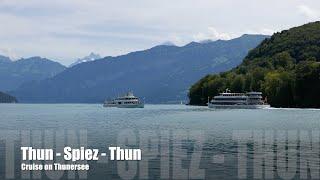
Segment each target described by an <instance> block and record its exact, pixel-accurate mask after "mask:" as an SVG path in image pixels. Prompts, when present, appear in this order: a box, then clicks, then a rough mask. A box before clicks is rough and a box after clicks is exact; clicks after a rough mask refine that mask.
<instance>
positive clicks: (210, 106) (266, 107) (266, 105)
mask: <svg viewBox="0 0 320 180" xmlns="http://www.w3.org/2000/svg"><path fill="white" fill-rule="evenodd" d="M208 107H209V108H214V109H268V108H270V105H269V104H263V105H258V104H257V105H236V104H235V105H219V104H211V103H210V104H209V105H208Z"/></svg>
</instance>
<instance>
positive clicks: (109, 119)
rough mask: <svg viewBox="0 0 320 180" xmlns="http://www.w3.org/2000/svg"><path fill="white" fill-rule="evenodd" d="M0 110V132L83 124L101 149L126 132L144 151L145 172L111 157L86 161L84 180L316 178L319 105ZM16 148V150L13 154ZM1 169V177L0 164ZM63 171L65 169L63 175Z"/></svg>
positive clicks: (14, 106) (56, 106)
mask: <svg viewBox="0 0 320 180" xmlns="http://www.w3.org/2000/svg"><path fill="white" fill-rule="evenodd" d="M0 113H1V116H0V127H1V130H3V131H5V130H17V131H19V132H20V131H26V130H27V131H28V130H31V131H30V134H32V133H33V132H37V130H40V131H44V130H48V131H53V132H60V131H61V130H68V131H70V130H71V131H72V130H74V131H79V130H85V131H86V132H87V145H88V147H90V148H98V149H100V150H101V151H105V152H106V150H107V147H109V146H114V145H119V139H120V141H121V137H128V139H129V141H130V138H132V139H131V140H132V141H131V143H128V142H127V141H128V139H127V140H126V141H125V142H127V143H124V145H128V144H130V146H129V147H133V148H137V147H139V148H141V149H142V151H143V153H142V157H143V158H147V159H148V158H149V159H148V167H147V173H146V171H144V170H143V169H146V168H145V167H144V166H143V165H139V164H136V166H137V167H139V168H137V171H136V173H135V174H133V175H132V174H126V172H121V169H120V170H119V168H118V167H117V162H111V161H108V160H106V159H105V160H100V161H98V162H89V163H90V165H91V170H90V171H89V172H88V179H102V178H103V179H111V178H113V179H119V178H125V177H129V178H130V177H133V178H136V179H138V178H146V179H157V178H163V179H168V178H182V179H184V178H195V179H204V178H206V179H237V178H239V177H243V178H244V179H252V178H254V177H256V178H258V179H261V178H279V179H299V178H300V177H301V178H303V179H306V178H311V175H312V176H313V177H317V174H315V172H316V170H315V169H316V168H317V167H319V142H320V141H319V136H320V133H319V131H318V129H319V127H320V121H319V120H320V119H319V117H320V111H319V110H312V109H310V110H301V109H268V110H213V109H208V108H206V107H192V106H183V105H146V106H145V108H144V109H118V108H103V107H102V105H90V104H50V105H41V104H9V105H0ZM311 130H314V131H313V132H312V131H311ZM56 134H57V133H56ZM120 134H121V135H120ZM124 139H125V138H124ZM132 142H134V143H132ZM312 143H313V144H312ZM310 144H312V145H313V146H310ZM66 145H68V144H66ZM152 147H153V148H152ZM18 148H19V147H18ZM1 149H4V148H3V147H1ZM301 152H302V153H301ZM314 152H316V153H314ZM317 153H318V154H317ZM19 155H20V151H19V150H17V151H16V156H17V157H19ZM0 158H2V159H4V158H5V157H4V156H2V157H0ZM197 158H200V160H199V163H197ZM17 159H18V158H17ZM180 160H181V164H180V165H179V163H178V165H179V166H181V167H182V169H179V168H178V169H177V168H176V166H177V162H180ZM239 160H241V162H239ZM194 162H195V163H194ZM19 163H20V162H19V161H17V162H16V166H17V167H18V168H16V169H17V170H16V175H15V178H16V179H20V178H19V177H20V171H19V170H18V169H19V165H20V164H19ZM121 163H123V162H121ZM135 163H136V162H135ZM140 164H141V162H140ZM131 165H132V164H131ZM118 166H119V164H118ZM120 166H121V165H120ZM134 166H135V165H133V166H129V167H134ZM308 167H309V168H310V169H311V170H308ZM185 169H187V170H185ZM202 170H204V171H202ZM307 170H308V171H307ZM0 173H1V175H2V177H4V175H3V174H4V170H3V168H2V169H1V170H0ZM312 173H313V174H312ZM318 173H319V171H318ZM126 175H128V176H126ZM130 175H132V176H130ZM76 177H77V176H76ZM42 178H46V175H44V176H43V177H42ZM66 178H67V176H66V175H65V176H63V177H62V179H66ZM1 179H2V178H1Z"/></svg>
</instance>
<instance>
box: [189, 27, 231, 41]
mask: <svg viewBox="0 0 320 180" xmlns="http://www.w3.org/2000/svg"><path fill="white" fill-rule="evenodd" d="M193 38H194V40H196V41H202V40H218V39H220V40H229V39H231V38H232V36H231V35H230V34H228V33H223V32H222V33H221V32H219V31H218V30H217V29H216V28H214V27H208V30H207V32H204V33H203V32H200V33H197V34H196V35H194V36H193Z"/></svg>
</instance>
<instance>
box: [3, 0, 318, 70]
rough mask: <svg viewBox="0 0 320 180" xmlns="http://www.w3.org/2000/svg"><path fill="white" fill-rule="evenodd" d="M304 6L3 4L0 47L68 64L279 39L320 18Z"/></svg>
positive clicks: (292, 0)
mask: <svg viewBox="0 0 320 180" xmlns="http://www.w3.org/2000/svg"><path fill="white" fill-rule="evenodd" d="M301 2H302V1H301V0H282V1H279V0H259V1H253V0H241V1H234V0H223V1H221V0H201V1H197V2H196V3H195V1H194V0H176V1H172V0H153V1H149V0H134V1H132V0H122V1H111V0H68V1H66V0H54V1H52V0H51V1H50V0H27V1H26V0H0V24H2V26H1V28H0V39H1V41H0V48H1V47H3V48H8V49H13V50H14V52H16V54H17V55H19V56H20V57H30V56H35V55H39V56H43V57H48V58H51V59H55V60H60V62H61V63H63V64H69V63H71V61H72V59H77V58H79V57H83V56H85V55H87V53H90V52H92V51H94V52H96V53H99V54H101V55H106V56H107V55H119V54H123V53H127V52H129V51H134V50H141V49H146V48H150V47H151V46H154V45H157V44H160V43H162V42H165V41H172V42H174V43H175V44H178V45H184V44H186V43H189V42H190V41H201V40H207V39H211V40H217V39H230V38H234V37H237V36H241V35H242V34H244V33H260V34H272V33H273V32H274V31H280V30H283V29H287V28H290V27H293V26H298V25H302V24H304V23H307V22H309V21H310V19H312V20H313V19H317V18H319V13H318V11H316V10H315V9H320V1H319V0H306V1H304V3H306V4H307V3H309V4H307V5H308V6H307V5H303V6H301ZM274 4H277V5H276V6H274ZM310 4H312V6H310ZM297 7H299V13H297ZM309 7H311V8H309ZM270 9H272V12H271V13H270ZM302 15H303V16H302ZM306 17H307V18H306ZM212 24H213V25H214V27H212ZM248 30H252V31H248ZM0 53H1V52H0Z"/></svg>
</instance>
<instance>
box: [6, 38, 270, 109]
mask: <svg viewBox="0 0 320 180" xmlns="http://www.w3.org/2000/svg"><path fill="white" fill-rule="evenodd" d="M267 37H268V36H261V35H252V36H249V37H240V38H236V39H233V40H230V41H215V42H212V43H206V44H197V45H195V46H188V45H185V46H182V47H178V46H165V45H160V46H155V47H152V48H150V49H146V50H142V51H136V52H131V53H128V54H125V55H121V56H116V57H105V58H103V59H100V60H97V61H91V62H85V63H81V64H79V65H76V66H73V67H71V68H68V69H66V70H65V71H63V72H61V73H59V74H58V75H56V76H54V77H52V78H49V79H46V80H42V81H40V82H33V83H27V84H24V85H23V86H21V87H19V88H18V89H17V90H16V91H13V92H12V93H13V94H14V95H16V96H17V97H18V99H19V100H20V101H22V102H48V103H59V102H70V103H73V102H75V103H97V102H102V101H103V100H104V99H105V98H108V97H114V96H117V95H118V94H122V93H125V92H126V91H129V90H132V91H134V93H135V94H137V95H138V96H140V97H143V98H145V100H146V101H147V102H149V103H166V102H172V101H179V102H180V101H181V100H185V99H186V98H187V96H186V95H187V91H188V87H189V86H190V85H191V84H192V83H193V82H195V81H196V80H197V79H198V78H200V77H201V76H203V75H205V74H208V73H210V72H212V71H215V72H221V71H225V70H228V69H231V68H233V67H235V66H236V65H238V64H239V63H240V62H241V61H242V59H243V58H244V56H245V55H246V54H247V53H248V51H249V50H250V49H252V48H254V47H256V46H257V45H258V44H259V43H260V42H261V41H262V40H264V39H265V38H267ZM155 97H156V98H155Z"/></svg>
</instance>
